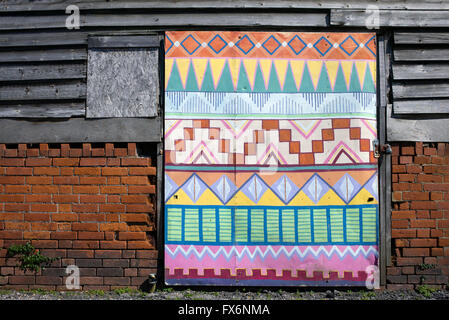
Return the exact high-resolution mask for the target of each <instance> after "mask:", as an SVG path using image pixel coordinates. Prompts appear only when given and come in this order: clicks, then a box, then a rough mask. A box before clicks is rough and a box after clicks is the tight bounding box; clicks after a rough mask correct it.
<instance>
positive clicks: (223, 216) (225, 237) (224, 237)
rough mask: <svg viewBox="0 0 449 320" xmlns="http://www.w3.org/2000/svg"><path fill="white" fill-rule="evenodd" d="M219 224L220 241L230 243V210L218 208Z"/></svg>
mask: <svg viewBox="0 0 449 320" xmlns="http://www.w3.org/2000/svg"><path fill="white" fill-rule="evenodd" d="M218 211H219V224H220V241H221V242H230V241H232V230H231V228H232V226H231V224H232V220H231V209H225V208H220V209H219V210H218Z"/></svg>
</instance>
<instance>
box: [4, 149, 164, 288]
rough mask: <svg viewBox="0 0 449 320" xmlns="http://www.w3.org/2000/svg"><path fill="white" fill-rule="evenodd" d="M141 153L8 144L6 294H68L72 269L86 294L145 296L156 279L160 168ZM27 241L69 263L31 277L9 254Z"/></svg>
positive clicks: (5, 198)
mask: <svg viewBox="0 0 449 320" xmlns="http://www.w3.org/2000/svg"><path fill="white" fill-rule="evenodd" d="M137 147H138V146H136V144H135V143H127V144H126V143H125V144H113V143H106V144H105V143H103V144H97V145H95V144H89V143H83V144H70V145H69V144H56V145H47V144H40V145H26V144H19V145H4V144H0V248H1V249H0V286H1V287H3V288H8V287H14V288H35V287H41V288H46V289H65V277H66V274H65V267H66V266H67V265H72V264H74V265H77V266H78V267H79V268H80V275H81V286H82V289H105V290H109V289H113V288H115V287H124V286H125V287H134V288H137V287H139V286H141V285H143V284H144V282H145V280H146V279H148V275H149V274H150V273H156V267H157V252H156V249H155V220H156V219H155V175H156V168H155V162H154V161H152V159H151V157H149V156H139V155H138V152H137ZM153 153H154V152H153ZM154 154H155V153H154ZM153 160H154V159H153ZM152 162H153V163H152ZM27 241H31V242H32V244H33V246H35V247H36V248H39V250H40V252H41V253H43V254H45V255H47V256H52V257H53V256H57V257H61V259H60V260H57V261H56V262H54V263H53V264H52V265H51V267H48V268H46V269H45V270H41V271H40V272H39V273H38V274H37V275H34V274H33V273H27V274H24V273H23V272H22V271H20V270H19V268H18V267H17V261H16V259H13V258H6V251H7V248H8V247H9V246H10V245H12V244H20V243H25V242H27Z"/></svg>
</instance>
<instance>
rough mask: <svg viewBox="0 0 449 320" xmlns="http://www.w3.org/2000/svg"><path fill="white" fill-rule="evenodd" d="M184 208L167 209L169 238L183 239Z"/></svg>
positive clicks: (170, 239)
mask: <svg viewBox="0 0 449 320" xmlns="http://www.w3.org/2000/svg"><path fill="white" fill-rule="evenodd" d="M181 224H182V209H181V208H168V209H167V240H168V241H181V240H182V239H181V237H182V226H181Z"/></svg>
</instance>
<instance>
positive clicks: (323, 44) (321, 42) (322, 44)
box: [313, 37, 332, 56]
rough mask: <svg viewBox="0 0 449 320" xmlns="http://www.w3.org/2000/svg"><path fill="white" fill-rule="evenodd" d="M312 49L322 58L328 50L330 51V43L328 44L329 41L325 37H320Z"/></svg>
mask: <svg viewBox="0 0 449 320" xmlns="http://www.w3.org/2000/svg"><path fill="white" fill-rule="evenodd" d="M313 47H314V48H315V49H316V51H318V53H319V54H321V55H322V56H324V55H326V53H327V52H328V51H329V50H330V49H332V43H330V41H329V40H327V39H326V38H325V37H321V38H319V39H318V40H317V42H315V43H314V44H313Z"/></svg>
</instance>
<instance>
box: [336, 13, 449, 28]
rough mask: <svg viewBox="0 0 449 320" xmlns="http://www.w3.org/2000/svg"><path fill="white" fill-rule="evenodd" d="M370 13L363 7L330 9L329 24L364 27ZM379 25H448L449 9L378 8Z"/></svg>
mask: <svg viewBox="0 0 449 320" xmlns="http://www.w3.org/2000/svg"><path fill="white" fill-rule="evenodd" d="M370 15H371V13H367V11H366V10H365V9H361V10H346V9H332V10H331V15H330V24H331V25H333V26H345V27H366V23H367V21H368V18H369V17H370ZM379 26H380V27H449V11H448V10H447V9H446V10H443V9H441V8H440V9H439V10H435V11H428V10H426V11H410V10H379Z"/></svg>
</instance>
